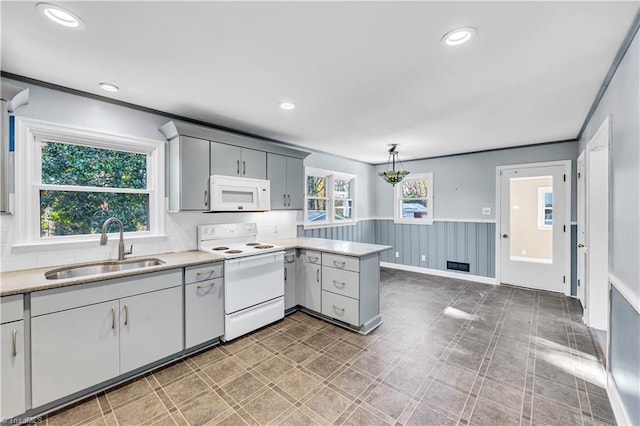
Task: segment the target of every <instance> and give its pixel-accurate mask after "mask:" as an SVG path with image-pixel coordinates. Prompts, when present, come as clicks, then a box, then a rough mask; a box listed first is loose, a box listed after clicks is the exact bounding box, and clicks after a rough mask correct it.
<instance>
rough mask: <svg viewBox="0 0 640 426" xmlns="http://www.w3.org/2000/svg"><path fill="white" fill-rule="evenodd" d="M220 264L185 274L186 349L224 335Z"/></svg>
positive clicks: (194, 268) (222, 279)
mask: <svg viewBox="0 0 640 426" xmlns="http://www.w3.org/2000/svg"><path fill="white" fill-rule="evenodd" d="M222 274H223V264H222V263H221V262H218V263H214V264H207V265H199V266H192V267H189V268H186V270H185V284H186V285H185V342H186V348H187V349H188V348H192V347H194V346H196V345H199V344H201V343H204V342H207V341H210V340H213V339H216V338H218V337H220V336H222V335H223V334H224V278H222Z"/></svg>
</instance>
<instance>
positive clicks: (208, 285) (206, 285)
mask: <svg viewBox="0 0 640 426" xmlns="http://www.w3.org/2000/svg"><path fill="white" fill-rule="evenodd" d="M215 284H216V283H209V284H198V285H197V286H196V288H211V287H213V286H214V285H215Z"/></svg>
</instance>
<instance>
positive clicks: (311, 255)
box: [300, 250, 326, 265]
mask: <svg viewBox="0 0 640 426" xmlns="http://www.w3.org/2000/svg"><path fill="white" fill-rule="evenodd" d="M325 256H326V255H325ZM300 257H302V258H303V259H304V261H305V262H306V263H314V264H317V265H320V264H321V263H322V253H320V252H319V251H312V250H302V251H301V252H300Z"/></svg>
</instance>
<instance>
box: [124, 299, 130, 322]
mask: <svg viewBox="0 0 640 426" xmlns="http://www.w3.org/2000/svg"><path fill="white" fill-rule="evenodd" d="M124 325H129V305H127V304H126V303H125V304H124Z"/></svg>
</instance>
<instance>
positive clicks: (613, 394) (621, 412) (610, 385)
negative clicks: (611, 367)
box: [607, 372, 631, 425]
mask: <svg viewBox="0 0 640 426" xmlns="http://www.w3.org/2000/svg"><path fill="white" fill-rule="evenodd" d="M607 396H609V401H610V402H611V409H612V410H613V414H614V415H615V416H616V424H619V425H630V424H631V419H629V414H627V410H626V409H625V408H624V404H623V403H622V398H620V394H619V393H618V387H617V386H616V382H615V381H614V380H613V376H612V375H611V373H610V372H607Z"/></svg>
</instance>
